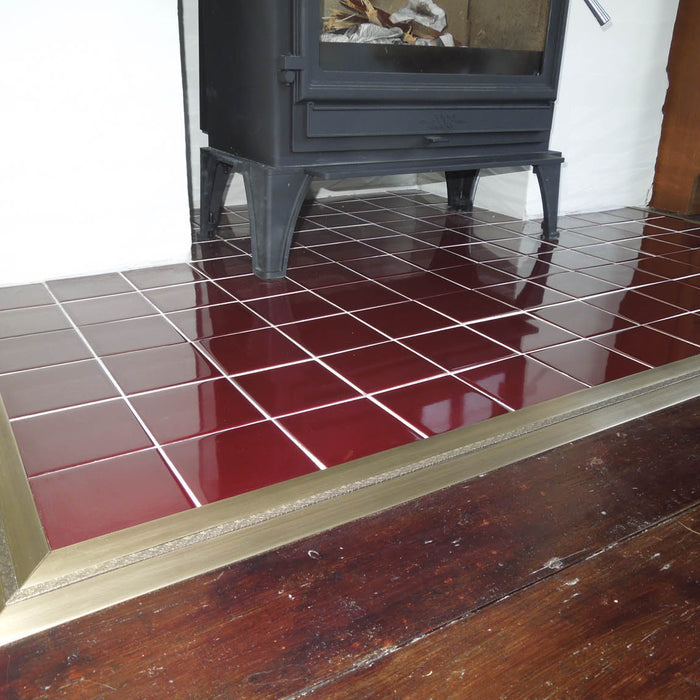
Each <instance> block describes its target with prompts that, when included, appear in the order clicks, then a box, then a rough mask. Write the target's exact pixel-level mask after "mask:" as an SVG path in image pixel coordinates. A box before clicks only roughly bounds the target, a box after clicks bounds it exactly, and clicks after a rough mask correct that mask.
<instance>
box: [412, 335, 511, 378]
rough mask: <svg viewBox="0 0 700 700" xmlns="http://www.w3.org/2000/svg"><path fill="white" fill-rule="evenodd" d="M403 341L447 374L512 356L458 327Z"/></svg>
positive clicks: (509, 351) (494, 344)
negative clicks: (447, 372)
mask: <svg viewBox="0 0 700 700" xmlns="http://www.w3.org/2000/svg"><path fill="white" fill-rule="evenodd" d="M403 342H404V343H405V344H406V345H408V346H409V347H410V348H411V349H412V350H415V351H416V352H418V353H420V354H421V355H423V356H424V357H427V358H428V359H430V360H432V361H433V362H436V363H437V364H439V365H440V366H441V367H444V368H445V369H446V370H449V371H456V370H460V369H466V368H467V367H472V366H474V365H480V364H483V363H485V362H492V361H494V360H498V359H501V358H503V357H507V356H508V355H512V354H513V351H512V350H509V349H508V348H505V347H503V346H502V345H499V344H498V343H494V342H493V341H492V340H489V339H488V338H484V337H483V336H481V335H479V334H478V333H475V332H474V331H472V330H470V329H469V328H462V327H459V328H450V329H448V330H443V331H435V332H433V333H426V334H424V335H418V336H414V337H413V338H407V339H406V340H404V341H403Z"/></svg>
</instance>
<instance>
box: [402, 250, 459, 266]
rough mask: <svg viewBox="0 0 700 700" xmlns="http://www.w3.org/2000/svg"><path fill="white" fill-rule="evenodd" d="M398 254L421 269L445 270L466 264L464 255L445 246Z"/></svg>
mask: <svg viewBox="0 0 700 700" xmlns="http://www.w3.org/2000/svg"><path fill="white" fill-rule="evenodd" d="M396 256H397V257H399V258H401V259H402V260H405V261H406V262H408V263H410V264H411V265H414V266H415V267H419V268H420V269H421V270H445V269H449V268H454V267H460V266H461V265H464V257H462V256H461V255H456V254H455V253H453V252H451V251H449V250H445V249H443V248H423V249H422V250H411V251H409V252H407V253H397V254H396Z"/></svg>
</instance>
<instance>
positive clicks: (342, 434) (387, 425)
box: [280, 399, 421, 467]
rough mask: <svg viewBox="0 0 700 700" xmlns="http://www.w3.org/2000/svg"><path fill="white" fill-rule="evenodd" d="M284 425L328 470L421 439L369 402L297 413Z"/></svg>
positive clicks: (352, 402)
mask: <svg viewBox="0 0 700 700" xmlns="http://www.w3.org/2000/svg"><path fill="white" fill-rule="evenodd" d="M280 422H281V423H282V425H284V426H285V427H286V428H287V429H288V430H289V431H290V432H291V433H292V434H293V435H294V436H295V437H296V438H297V439H298V440H299V441H300V442H301V443H302V444H303V445H304V446H305V447H306V448H307V449H308V450H310V451H311V452H312V453H313V454H314V455H316V456H317V457H318V458H319V459H320V460H321V461H322V462H323V463H324V464H325V465H326V466H327V467H333V466H336V465H339V464H344V463H345V462H349V461H351V460H353V459H359V458H360V457H366V456H367V455H371V454H376V453H377V452H382V451H383V450H388V449H391V448H392V447H398V446H400V445H406V444H408V443H410V442H414V441H416V440H419V439H420V437H421V436H420V435H419V434H418V433H416V432H415V431H413V430H411V429H410V428H409V427H407V426H406V425H404V424H403V423H402V422H401V421H399V420H397V419H396V418H394V417H393V416H392V415H390V414H389V413H387V412H386V411H384V410H382V409H381V408H379V407H378V406H377V405H376V404H374V403H372V402H371V401H370V400H369V399H358V400H357V401H348V402H347V403H342V404H337V405H335V406H330V407H328V408H321V409H318V410H315V411H307V412H305V413H297V414H295V415H293V416H288V417H287V418H282V419H281V420H280Z"/></svg>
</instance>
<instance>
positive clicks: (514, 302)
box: [479, 280, 571, 311]
mask: <svg viewBox="0 0 700 700" xmlns="http://www.w3.org/2000/svg"><path fill="white" fill-rule="evenodd" d="M479 291H480V292H481V293H482V294H485V295H486V296H488V297H491V298H493V299H496V300H498V301H501V302H503V303H505V304H508V305H509V306H511V307H513V308H516V309H520V310H522V311H529V310H531V309H538V308H542V307H545V306H551V305H552V304H560V303H562V302H565V301H570V300H571V297H570V296H568V295H567V294H563V293H562V292H558V291H556V290H555V289H547V287H543V286H542V285H541V284H536V283H535V282H529V281H526V280H521V281H519V282H509V283H507V284H498V285H496V286H493V287H484V288H483V289H480V290H479Z"/></svg>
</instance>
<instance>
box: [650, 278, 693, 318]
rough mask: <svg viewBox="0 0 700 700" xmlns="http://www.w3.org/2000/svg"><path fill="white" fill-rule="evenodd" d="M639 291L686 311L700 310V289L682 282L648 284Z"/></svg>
mask: <svg viewBox="0 0 700 700" xmlns="http://www.w3.org/2000/svg"><path fill="white" fill-rule="evenodd" d="M638 291H639V293H640V294H643V295H644V296H648V297H651V298H652V299H657V300H658V301H664V302H666V303H667V304H672V305H674V306H678V307H679V308H681V309H685V310H686V311H697V310H699V309H700V288H698V287H693V286H692V285H690V284H683V281H682V280H678V281H673V282H660V283H658V284H648V285H646V286H644V287H641V288H640V289H639V290H638Z"/></svg>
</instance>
